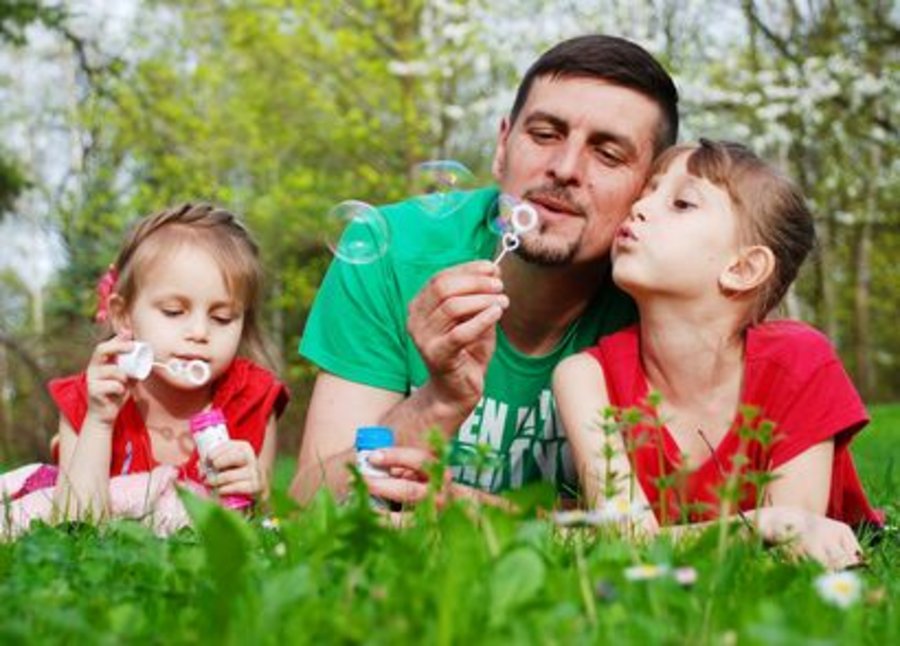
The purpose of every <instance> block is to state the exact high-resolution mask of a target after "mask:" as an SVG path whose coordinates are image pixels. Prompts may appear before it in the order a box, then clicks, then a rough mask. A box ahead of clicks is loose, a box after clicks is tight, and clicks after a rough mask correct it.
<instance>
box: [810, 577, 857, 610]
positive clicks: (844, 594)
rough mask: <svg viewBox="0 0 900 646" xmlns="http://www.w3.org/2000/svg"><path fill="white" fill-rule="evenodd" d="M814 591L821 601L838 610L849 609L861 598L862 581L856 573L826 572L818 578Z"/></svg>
mask: <svg viewBox="0 0 900 646" xmlns="http://www.w3.org/2000/svg"><path fill="white" fill-rule="evenodd" d="M815 585H816V591H817V592H818V593H819V596H820V597H822V600H823V601H825V602H826V603H830V604H831V605H833V606H837V607H839V608H849V607H850V606H852V605H853V604H854V603H856V602H857V601H859V598H860V597H861V596H862V581H861V580H860V578H859V576H858V575H857V574H856V572H851V571H848V570H844V571H843V572H828V573H826V574H823V575H821V576H819V577H818V578H817V579H816V581H815Z"/></svg>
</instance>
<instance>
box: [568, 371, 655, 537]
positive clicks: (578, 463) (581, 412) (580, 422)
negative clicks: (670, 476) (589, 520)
mask: <svg viewBox="0 0 900 646" xmlns="http://www.w3.org/2000/svg"><path fill="white" fill-rule="evenodd" d="M553 395H554V398H555V399H556V407H557V411H558V413H559V416H560V420H561V421H562V425H563V428H564V429H565V433H566V437H567V438H568V440H569V445H570V447H571V449H572V458H573V460H574V462H575V468H576V469H577V472H578V481H579V482H580V483H581V487H582V492H583V495H584V498H585V503H586V504H587V506H588V507H591V508H601V507H603V506H604V505H607V504H616V503H621V502H624V504H625V507H626V508H630V507H633V506H638V507H639V508H642V509H645V510H646V512H645V513H640V514H638V515H637V516H636V517H635V518H634V519H633V520H634V521H635V523H636V525H637V526H638V527H639V528H643V529H644V530H646V531H648V532H650V533H655V532H656V531H657V530H658V528H659V524H658V523H657V521H656V518H655V516H654V515H653V513H652V512H650V510H649V506H648V504H647V497H646V496H645V495H644V492H643V490H642V489H641V487H640V484H638V483H637V481H636V480H635V479H634V477H633V473H632V469H631V461H630V460H629V459H628V454H627V452H626V450H625V443H624V440H623V438H622V437H621V436H620V435H619V434H618V433H613V434H607V433H606V432H604V430H603V428H602V421H603V411H604V409H605V408H606V407H607V406H608V405H609V397H608V395H607V392H606V381H605V379H604V377H603V370H602V369H601V367H600V364H599V363H598V362H597V360H596V359H594V358H593V357H591V356H590V355H588V354H584V353H581V354H576V355H573V356H571V357H568V358H566V359H564V360H563V361H562V362H560V364H559V365H558V366H557V367H556V370H555V371H554V373H553ZM607 489H611V491H607ZM610 493H611V495H609V494H610Z"/></svg>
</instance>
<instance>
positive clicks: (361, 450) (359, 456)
mask: <svg viewBox="0 0 900 646" xmlns="http://www.w3.org/2000/svg"><path fill="white" fill-rule="evenodd" d="M392 446H394V432H393V431H392V430H391V429H390V428H388V427H387V426H360V427H359V428H357V429H356V467H357V468H358V469H359V473H360V475H362V476H363V477H366V478H389V477H390V473H389V472H388V471H387V470H386V469H379V468H378V467H376V466H373V465H372V464H371V463H370V462H369V456H370V455H371V454H372V452H374V451H377V450H378V449H386V448H390V447H392ZM370 499H371V502H372V506H373V507H374V508H376V509H385V510H386V509H390V508H391V505H390V503H389V502H388V501H387V500H384V499H382V498H379V497H378V496H371V497H370Z"/></svg>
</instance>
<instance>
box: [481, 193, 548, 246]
mask: <svg viewBox="0 0 900 646" xmlns="http://www.w3.org/2000/svg"><path fill="white" fill-rule="evenodd" d="M537 224H538V214H537V211H536V210H535V208H534V207H533V206H532V205H531V204H529V203H528V202H527V201H525V200H519V199H517V198H515V197H513V196H512V195H509V194H508V193H501V194H500V196H499V197H498V198H497V211H496V213H493V214H492V215H491V219H490V221H489V222H488V226H489V228H490V229H491V231H493V232H494V233H496V234H497V235H499V236H502V235H503V234H505V233H516V234H522V233H527V232H528V231H531V230H532V229H534V228H535V227H536V226H537Z"/></svg>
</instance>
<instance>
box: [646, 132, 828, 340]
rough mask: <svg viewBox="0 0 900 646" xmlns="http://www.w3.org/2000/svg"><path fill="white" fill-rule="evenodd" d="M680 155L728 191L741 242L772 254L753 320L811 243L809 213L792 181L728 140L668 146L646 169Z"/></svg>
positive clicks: (768, 307)
mask: <svg viewBox="0 0 900 646" xmlns="http://www.w3.org/2000/svg"><path fill="white" fill-rule="evenodd" d="M682 154H687V155H688V158H687V170H688V172H689V173H690V174H691V175H693V176H695V177H699V178H702V179H706V180H708V181H709V182H711V183H713V184H715V185H716V186H718V187H719V188H721V189H723V190H724V191H725V192H726V193H728V196H729V198H731V201H732V204H733V205H734V209H735V213H736V214H737V216H738V227H739V231H740V234H741V238H742V241H743V242H744V243H746V244H751V245H755V244H759V245H763V246H766V247H768V248H769V249H771V251H772V254H773V255H774V256H775V271H774V272H772V275H771V276H770V278H769V279H768V280H767V281H766V282H765V284H763V285H762V286H761V287H760V289H759V291H758V293H757V295H756V299H755V301H754V303H753V306H752V307H751V310H750V314H749V322H750V323H758V322H759V321H761V320H763V319H764V318H765V317H766V315H767V314H768V313H769V312H770V311H772V310H773V309H774V308H775V307H776V306H777V305H778V304H779V303H780V302H781V299H782V298H784V295H785V294H786V293H787V290H788V288H789V287H790V286H791V283H793V282H794V279H795V278H796V277H797V272H798V271H799V270H800V266H801V265H802V264H803V261H804V260H805V259H806V256H807V255H808V254H809V252H810V251H811V250H812V248H813V245H814V244H815V237H816V235H815V228H814V225H813V217H812V213H810V211H809V208H808V207H807V205H806V200H805V199H804V197H803V193H802V192H801V191H800V189H799V188H798V187H797V185H796V184H795V183H794V182H793V181H791V180H790V179H789V178H788V177H786V176H785V175H783V174H782V173H781V172H779V171H778V170H777V169H776V168H775V167H774V166H772V165H770V164H768V163H766V162H765V161H763V160H762V159H760V158H759V157H757V156H756V154H754V153H753V151H751V150H750V149H749V148H747V147H746V146H743V145H741V144H737V143H733V142H730V141H710V140H709V139H700V140H699V142H698V143H696V144H682V145H679V146H673V147H672V148H669V149H668V150H666V151H665V152H663V153H662V154H661V155H660V156H659V157H658V158H657V159H656V162H655V163H654V167H653V170H652V171H651V173H652V174H653V175H656V174H658V173H662V172H665V170H666V169H667V168H668V167H669V165H670V164H671V163H672V162H673V161H674V160H675V159H676V158H677V157H679V156H681V155H682Z"/></svg>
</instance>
